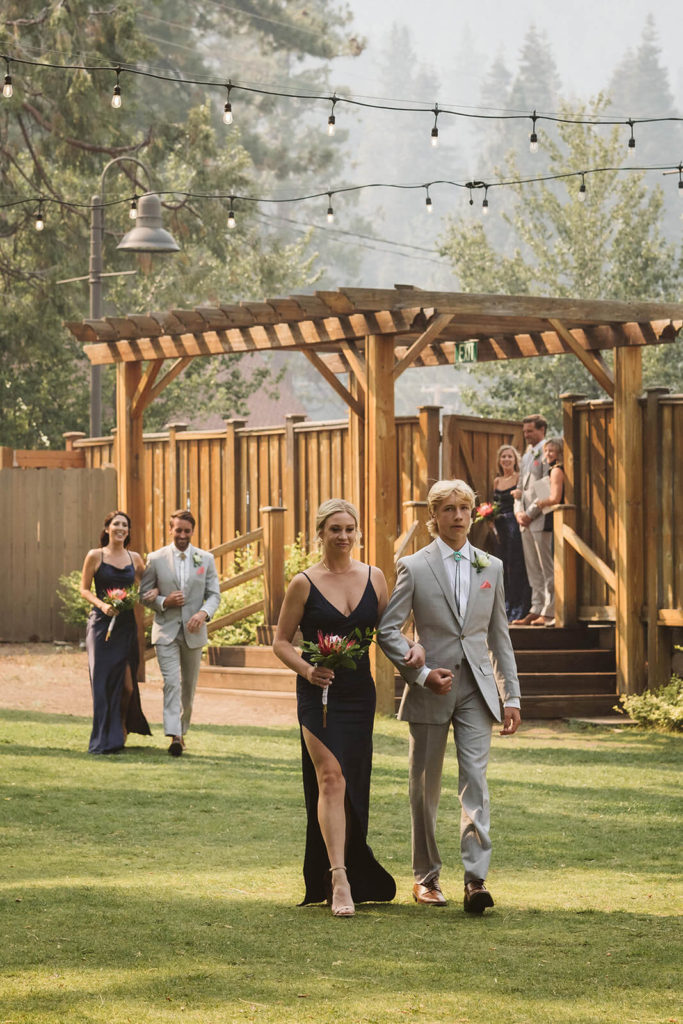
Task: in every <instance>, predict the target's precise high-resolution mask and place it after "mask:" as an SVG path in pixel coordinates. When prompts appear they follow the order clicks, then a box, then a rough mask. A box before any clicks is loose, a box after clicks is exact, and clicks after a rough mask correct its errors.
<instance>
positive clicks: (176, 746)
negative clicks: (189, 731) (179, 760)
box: [168, 736, 185, 757]
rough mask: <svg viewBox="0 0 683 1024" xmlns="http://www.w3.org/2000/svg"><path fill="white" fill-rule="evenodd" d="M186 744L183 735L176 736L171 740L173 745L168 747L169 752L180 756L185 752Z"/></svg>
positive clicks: (174, 755) (173, 755)
mask: <svg viewBox="0 0 683 1024" xmlns="http://www.w3.org/2000/svg"><path fill="white" fill-rule="evenodd" d="M184 746H185V744H184V743H183V738H182V736H174V737H173V739H172V740H171V745H170V746H169V748H168V752H169V754H170V755H171V757H180V755H181V754H182V752H183V748H184Z"/></svg>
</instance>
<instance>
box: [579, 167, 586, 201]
mask: <svg viewBox="0 0 683 1024" xmlns="http://www.w3.org/2000/svg"><path fill="white" fill-rule="evenodd" d="M585 201H586V179H585V178H584V176H583V174H582V175H581V184H580V185H579V202H580V203H584V202H585Z"/></svg>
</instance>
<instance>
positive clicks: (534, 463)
mask: <svg viewBox="0 0 683 1024" xmlns="http://www.w3.org/2000/svg"><path fill="white" fill-rule="evenodd" d="M547 428H548V422H547V420H546V419H545V418H544V417H543V416H539V415H537V414H532V415H530V416H525V417H524V419H523V420H522V433H523V435H524V440H525V441H526V443H527V449H526V451H525V452H524V455H522V461H521V463H520V467H519V485H518V487H517V489H516V490H514V491H513V492H512V497H513V498H514V499H515V505H514V510H515V518H516V519H517V522H518V523H519V532H520V534H521V536H522V550H523V552H524V565H525V566H526V574H527V577H528V579H529V586H530V587H531V608H530V609H529V612H528V613H527V614H526V615H525V616H524V618H522V619H514V621H513V623H512V625H513V626H553V625H554V624H555V565H554V562H553V530H552V525H553V523H552V516H549V517H546V515H545V513H544V512H543V511H542V510H541V509H540V508H539V507H538V499H539V497H541V495H540V494H539V491H538V488H539V486H540V485H541V484H540V483H539V482H542V481H543V480H545V483H546V484H547V483H548V475H549V473H550V466H549V465H548V462H547V460H546V459H545V457H544V455H543V442H544V440H545V432H546V430H547ZM547 493H549V490H548V491H547V492H545V494H544V495H543V496H545V495H546V494H547Z"/></svg>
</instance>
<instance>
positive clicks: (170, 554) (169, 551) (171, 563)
mask: <svg viewBox="0 0 683 1024" xmlns="http://www.w3.org/2000/svg"><path fill="white" fill-rule="evenodd" d="M174 549H175V545H174V544H169V545H168V547H167V548H166V564H167V565H168V568H169V572H170V573H171V576H172V577H173V582H174V583H175V585H176V587H177V588H178V590H180V582H179V581H178V576H177V573H176V571H175V556H174Z"/></svg>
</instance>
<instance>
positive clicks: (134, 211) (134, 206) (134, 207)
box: [128, 196, 138, 220]
mask: <svg viewBox="0 0 683 1024" xmlns="http://www.w3.org/2000/svg"><path fill="white" fill-rule="evenodd" d="M137 215H138V197H137V196H133V198H132V200H131V204H130V210H129V211H128V216H129V217H130V219H131V220H135V219H136V218H137Z"/></svg>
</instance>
